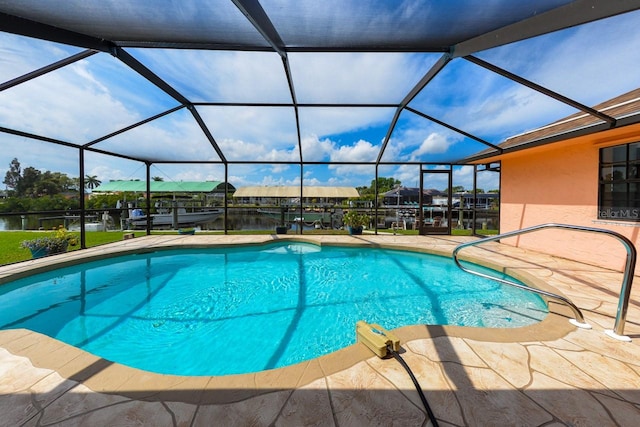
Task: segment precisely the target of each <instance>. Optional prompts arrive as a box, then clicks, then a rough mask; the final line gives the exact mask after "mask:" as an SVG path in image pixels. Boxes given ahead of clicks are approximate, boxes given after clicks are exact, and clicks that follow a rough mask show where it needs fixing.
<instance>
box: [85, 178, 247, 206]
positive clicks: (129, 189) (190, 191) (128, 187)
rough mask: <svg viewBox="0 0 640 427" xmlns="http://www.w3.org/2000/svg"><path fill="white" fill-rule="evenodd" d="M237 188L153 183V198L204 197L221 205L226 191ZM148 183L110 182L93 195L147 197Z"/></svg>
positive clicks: (215, 184) (219, 184) (200, 183)
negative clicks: (128, 194)
mask: <svg viewBox="0 0 640 427" xmlns="http://www.w3.org/2000/svg"><path fill="white" fill-rule="evenodd" d="M235 189H236V188H235V187H234V186H233V185H231V184H227V183H225V182H222V181H151V182H150V192H151V196H152V197H166V198H172V197H174V196H178V195H203V196H204V197H205V198H206V199H214V200H217V202H218V203H217V204H220V203H221V201H222V199H223V198H224V194H225V191H229V192H233V191H235ZM146 192H147V182H146V181H109V182H106V183H102V184H100V185H99V186H98V187H96V188H94V189H93V190H92V194H119V193H135V194H137V195H138V196H139V197H145V195H146Z"/></svg>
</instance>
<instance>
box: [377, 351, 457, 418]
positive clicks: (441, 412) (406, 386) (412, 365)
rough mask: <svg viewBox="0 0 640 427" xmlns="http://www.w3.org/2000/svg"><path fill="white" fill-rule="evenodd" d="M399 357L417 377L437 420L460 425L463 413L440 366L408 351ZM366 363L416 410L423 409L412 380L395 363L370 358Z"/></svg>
mask: <svg viewBox="0 0 640 427" xmlns="http://www.w3.org/2000/svg"><path fill="white" fill-rule="evenodd" d="M401 357H402V359H403V360H404V361H405V363H406V364H407V365H408V366H409V369H411V371H412V372H413V374H414V376H415V377H416V379H417V381H418V383H419V384H420V388H421V389H422V391H423V393H424V395H425V398H426V399H427V402H428V403H429V406H430V407H431V410H432V411H433V413H434V414H435V416H436V418H437V419H438V420H443V421H447V422H450V423H452V424H454V425H463V424H464V420H463V419H462V410H461V408H460V405H459V404H458V401H457V399H456V396H455V393H454V392H453V391H452V390H451V389H450V385H449V383H448V382H447V379H446V377H445V375H444V373H443V372H442V367H441V365H440V364H439V363H437V362H433V361H431V360H429V359H427V358H426V357H424V356H420V355H417V354H415V353H412V352H410V351H407V352H404V353H402V354H401ZM367 363H368V364H369V366H371V367H372V368H373V369H375V370H376V372H378V373H379V374H380V375H382V376H383V377H384V378H386V379H387V380H388V381H389V382H391V383H392V384H394V385H395V386H396V387H397V388H398V389H399V390H400V392H402V394H404V395H405V396H406V397H407V398H408V399H410V400H411V401H412V402H413V404H414V405H415V406H417V407H419V408H422V406H423V404H422V401H421V400H420V396H419V395H418V392H417V391H416V388H415V386H414V384H413V382H412V381H411V377H410V376H409V374H408V372H407V371H406V370H405V369H404V367H403V366H402V365H401V364H400V363H399V362H398V361H397V360H395V359H394V358H393V357H389V358H388V359H380V358H378V357H373V358H371V359H369V360H367Z"/></svg>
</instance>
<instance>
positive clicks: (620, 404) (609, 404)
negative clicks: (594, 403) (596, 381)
mask: <svg viewBox="0 0 640 427" xmlns="http://www.w3.org/2000/svg"><path fill="white" fill-rule="evenodd" d="M592 395H593V396H594V397H595V398H596V399H597V400H598V401H600V403H601V404H602V405H603V406H604V407H605V408H607V411H608V412H609V413H610V414H611V418H613V420H614V421H615V422H616V424H617V425H618V426H620V427H637V425H638V420H640V408H638V406H636V405H632V404H631V403H629V402H625V401H622V400H620V399H615V398H612V397H609V396H603V395H601V394H598V393H592Z"/></svg>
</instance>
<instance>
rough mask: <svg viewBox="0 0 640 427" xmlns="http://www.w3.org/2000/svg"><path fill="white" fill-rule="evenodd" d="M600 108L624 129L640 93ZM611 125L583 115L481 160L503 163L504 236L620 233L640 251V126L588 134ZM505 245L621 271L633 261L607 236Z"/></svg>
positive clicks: (541, 238) (534, 238)
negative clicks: (532, 229)
mask: <svg viewBox="0 0 640 427" xmlns="http://www.w3.org/2000/svg"><path fill="white" fill-rule="evenodd" d="M594 108H595V109H596V110H598V111H601V112H603V113H605V114H607V115H609V116H611V117H615V118H616V119H617V121H618V124H619V125H620V124H624V121H625V118H626V117H629V118H631V117H632V116H636V115H637V114H639V113H640V89H636V90H634V91H631V92H629V93H626V94H624V95H621V96H619V97H616V98H614V99H611V100H609V101H606V102H604V103H602V104H600V105H597V106H595V107H594ZM605 125H606V124H605V123H604V122H603V121H601V120H600V119H598V118H597V117H594V116H591V115H587V114H584V113H577V114H574V115H572V116H569V117H566V118H565V119H563V120H560V121H558V122H555V123H551V124H549V125H547V126H544V127H542V128H539V129H536V130H533V131H531V132H528V133H525V134H522V135H519V136H515V137H513V138H510V139H507V140H506V141H505V142H504V143H502V144H500V146H501V147H502V148H503V149H504V152H503V153H502V154H501V155H497V156H492V157H487V156H486V155H485V157H484V158H482V159H481V160H475V161H476V162H477V163H483V164H486V163H489V162H495V161H500V162H501V169H500V170H501V191H500V231H501V232H507V231H512V230H517V229H521V228H525V227H529V226H533V225H538V224H543V223H552V222H553V223H564V224H572V225H579V226H586V227H593V228H604V229H609V230H612V231H616V232H618V233H621V234H622V235H624V236H626V237H628V238H629V239H631V241H632V242H633V243H634V244H635V245H636V246H640V124H631V125H627V126H618V127H616V128H614V129H609V130H603V131H601V132H597V133H593V134H590V135H581V132H580V131H581V130H583V129H590V128H592V127H598V126H599V127H604V126H605ZM563 135H574V136H563ZM471 160H474V159H471ZM503 242H504V243H507V244H508V243H512V244H517V245H518V246H522V247H526V248H531V249H539V250H544V251H545V252H550V253H553V254H556V255H559V256H565V257H567V255H571V256H570V258H572V259H578V260H583V261H586V262H589V263H593V264H595V265H601V266H603V267H608V268H615V269H621V268H622V267H623V265H624V262H625V257H626V250H625V249H624V247H623V246H622V245H621V244H620V243H619V242H618V241H617V240H616V239H614V238H611V237H609V236H607V235H604V234H595V235H594V234H585V233H581V232H575V231H565V230H552V231H543V232H536V233H530V234H526V235H522V236H520V237H518V238H517V239H505V240H504V241H503Z"/></svg>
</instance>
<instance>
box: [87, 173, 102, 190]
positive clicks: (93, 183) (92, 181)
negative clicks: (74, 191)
mask: <svg viewBox="0 0 640 427" xmlns="http://www.w3.org/2000/svg"><path fill="white" fill-rule="evenodd" d="M100 184H102V181H100V180H99V179H98V177H97V176H96V175H87V176H85V177H84V186H85V187H86V188H88V189H90V190H93V189H94V188H96V187H98V186H100Z"/></svg>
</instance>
